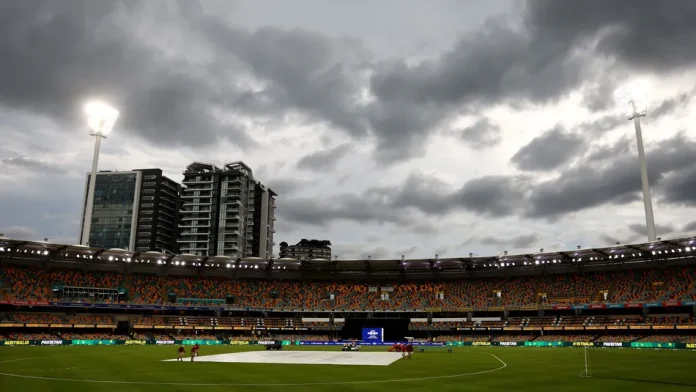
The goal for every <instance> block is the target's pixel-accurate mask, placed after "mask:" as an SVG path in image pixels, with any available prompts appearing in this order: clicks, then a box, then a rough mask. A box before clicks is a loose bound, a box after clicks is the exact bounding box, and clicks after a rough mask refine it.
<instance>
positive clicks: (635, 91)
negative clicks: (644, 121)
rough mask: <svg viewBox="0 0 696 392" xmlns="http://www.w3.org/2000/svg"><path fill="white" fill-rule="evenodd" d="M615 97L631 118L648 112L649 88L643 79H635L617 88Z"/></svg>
mask: <svg viewBox="0 0 696 392" xmlns="http://www.w3.org/2000/svg"><path fill="white" fill-rule="evenodd" d="M614 98H615V99H616V101H617V102H618V103H619V105H620V106H621V108H622V109H623V111H624V114H625V115H626V118H627V119H629V120H632V119H633V118H635V117H643V116H646V115H647V114H648V88H647V85H646V83H645V82H643V81H634V82H632V83H629V84H626V85H624V86H621V87H619V88H617V89H616V91H614Z"/></svg>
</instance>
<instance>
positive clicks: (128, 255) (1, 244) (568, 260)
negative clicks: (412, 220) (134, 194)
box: [0, 237, 696, 274]
mask: <svg viewBox="0 0 696 392" xmlns="http://www.w3.org/2000/svg"><path fill="white" fill-rule="evenodd" d="M689 256H691V257H696V237H687V238H678V239H671V240H664V241H663V240H659V241H655V242H650V243H642V244H630V245H615V246H610V247H604V248H586V249H575V250H567V251H559V252H543V253H542V252H540V253H525V254H515V255H508V254H506V253H503V254H501V255H498V256H487V257H485V256H483V257H482V256H472V257H454V258H439V257H437V256H436V257H434V258H428V259H405V258H402V259H392V260H372V259H369V258H368V259H366V260H362V259H356V260H338V259H334V260H328V259H313V260H296V259H292V258H281V259H270V260H265V259H261V258H258V257H247V258H244V259H235V258H232V257H229V256H212V257H203V256H197V255H192V254H180V255H176V254H165V253H160V252H156V251H148V252H130V251H128V250H125V249H100V248H90V247H86V246H82V245H66V244H53V243H49V242H43V241H25V240H15V239H9V238H0V257H3V258H29V259H43V260H51V261H74V262H75V261H76V262H84V263H136V264H137V263H146V264H154V265H161V266H176V267H186V266H188V267H208V268H238V269H242V270H244V269H246V270H249V269H252V270H296V271H318V272H321V271H325V272H332V271H333V272H339V273H341V272H345V273H348V272H367V273H373V274H385V273H389V272H392V273H394V272H419V271H443V272H446V271H457V270H458V271H461V270H479V271H480V270H484V271H485V270H511V269H512V270H521V269H537V268H544V269H545V268H547V267H555V266H559V267H560V266H587V265H607V264H615V263H622V264H624V263H640V262H646V261H654V260H665V259H677V258H685V257H689Z"/></svg>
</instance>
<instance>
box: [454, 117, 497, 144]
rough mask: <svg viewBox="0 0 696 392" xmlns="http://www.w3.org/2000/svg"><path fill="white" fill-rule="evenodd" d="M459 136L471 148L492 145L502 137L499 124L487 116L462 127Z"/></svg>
mask: <svg viewBox="0 0 696 392" xmlns="http://www.w3.org/2000/svg"><path fill="white" fill-rule="evenodd" d="M459 137H461V139H462V140H464V142H465V143H467V144H468V145H470V146H471V147H473V148H488V147H493V146H495V145H497V144H498V143H500V140H501V138H502V136H501V129H500V126H499V125H497V124H494V123H493V122H491V120H489V119H487V118H482V119H480V120H478V121H476V122H475V123H474V124H472V125H471V126H469V127H467V128H464V129H463V130H462V131H461V132H460V133H459Z"/></svg>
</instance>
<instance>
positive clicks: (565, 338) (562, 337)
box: [534, 335, 597, 342]
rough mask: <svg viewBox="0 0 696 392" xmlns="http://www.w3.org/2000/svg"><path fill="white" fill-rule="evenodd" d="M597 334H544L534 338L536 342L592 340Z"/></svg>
mask: <svg viewBox="0 0 696 392" xmlns="http://www.w3.org/2000/svg"><path fill="white" fill-rule="evenodd" d="M596 338H597V336H595V335H543V336H539V337H537V338H536V339H534V341H535V342H592V341H594V340H595V339H596Z"/></svg>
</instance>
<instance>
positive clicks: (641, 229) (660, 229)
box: [628, 223, 674, 237]
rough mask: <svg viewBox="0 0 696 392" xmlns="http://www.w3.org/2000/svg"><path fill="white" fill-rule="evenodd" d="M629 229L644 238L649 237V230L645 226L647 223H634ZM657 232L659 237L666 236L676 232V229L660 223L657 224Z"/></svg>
mask: <svg viewBox="0 0 696 392" xmlns="http://www.w3.org/2000/svg"><path fill="white" fill-rule="evenodd" d="M628 228H629V229H630V230H631V231H632V232H634V233H636V234H638V235H640V236H643V237H647V235H648V228H647V227H646V226H645V223H632V224H630V225H628ZM655 232H656V233H657V235H658V236H665V235H668V234H671V233H673V232H674V227H673V226H671V225H661V224H659V223H656V224H655Z"/></svg>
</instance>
